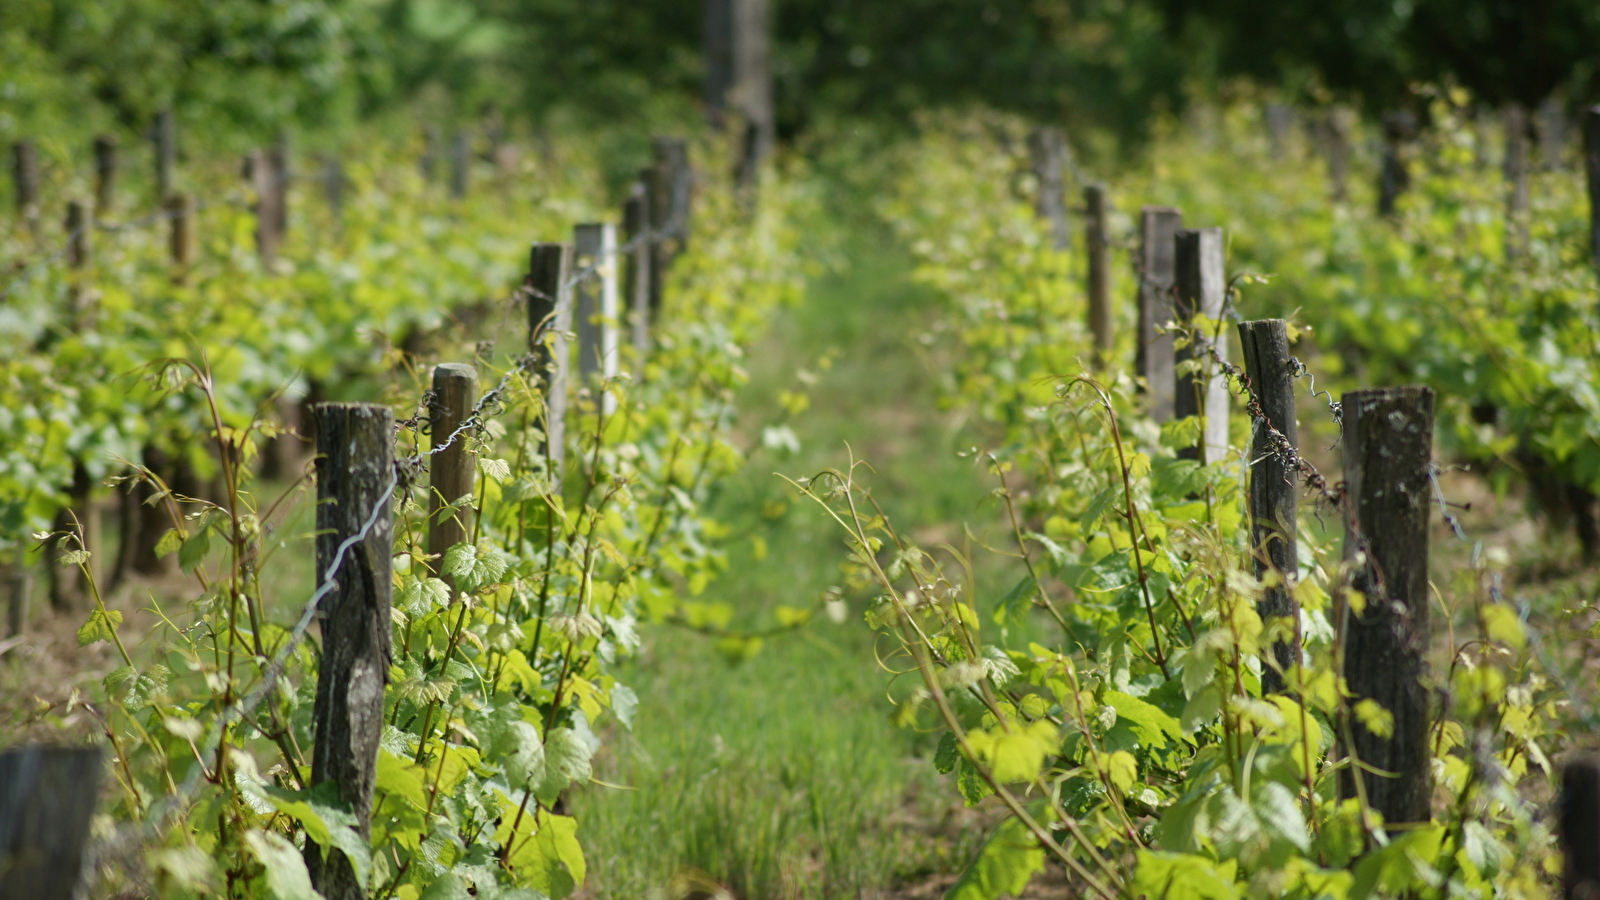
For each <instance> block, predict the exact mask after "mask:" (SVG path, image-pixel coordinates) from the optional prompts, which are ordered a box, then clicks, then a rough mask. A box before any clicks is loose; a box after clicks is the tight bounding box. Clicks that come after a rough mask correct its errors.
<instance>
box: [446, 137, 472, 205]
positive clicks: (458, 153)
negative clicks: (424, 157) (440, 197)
mask: <svg viewBox="0 0 1600 900" xmlns="http://www.w3.org/2000/svg"><path fill="white" fill-rule="evenodd" d="M471 140H472V138H471V136H470V135H468V134H467V130H466V129H465V128H458V129H456V133H455V137H454V138H453V139H452V140H451V141H450V196H451V197H453V198H455V199H457V200H460V199H461V198H463V197H465V196H466V195H467V176H468V172H467V166H468V165H469V164H470V163H471V162H472V159H471V153H472V151H471V148H470V146H469V144H470V143H471Z"/></svg>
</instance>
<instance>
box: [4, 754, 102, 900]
mask: <svg viewBox="0 0 1600 900" xmlns="http://www.w3.org/2000/svg"><path fill="white" fill-rule="evenodd" d="M100 758H101V751H100V748H99V747H23V748H21V749H17V750H11V751H8V752H6V753H4V754H0V900H72V898H73V897H74V896H75V895H76V893H77V889H78V882H80V881H81V880H83V850H84V846H85V845H86V844H87V843H88V841H89V820H90V819H91V818H93V816H94V807H95V801H96V800H97V799H99V793H100V780H101V768H102V767H101V762H100Z"/></svg>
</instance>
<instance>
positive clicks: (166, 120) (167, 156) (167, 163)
mask: <svg viewBox="0 0 1600 900" xmlns="http://www.w3.org/2000/svg"><path fill="white" fill-rule="evenodd" d="M150 139H151V143H152V144H153V145H154V147H155V152H156V203H157V204H160V203H162V202H163V201H165V200H166V199H167V198H168V197H170V196H172V190H173V188H174V187H176V176H175V174H174V173H175V171H176V169H177V167H178V139H177V136H176V135H175V134H174V133H173V126H172V110H170V109H164V110H162V111H160V112H158V113H156V121H155V125H154V126H153V127H152V128H151V130H150Z"/></svg>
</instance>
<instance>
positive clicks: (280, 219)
mask: <svg viewBox="0 0 1600 900" xmlns="http://www.w3.org/2000/svg"><path fill="white" fill-rule="evenodd" d="M292 159H293V157H292V156H291V155H290V153H289V134H288V132H286V131H279V132H278V136H277V138H276V139H275V140H274V141H273V142H272V146H271V147H268V148H267V164H268V166H269V170H268V171H269V173H270V176H271V178H272V181H271V183H270V185H269V186H268V193H269V194H271V195H272V208H271V212H272V233H273V234H274V235H275V236H276V237H277V242H278V246H280V247H281V246H283V239H284V238H286V237H288V236H289V184H290V182H292V181H294V168H293V163H292Z"/></svg>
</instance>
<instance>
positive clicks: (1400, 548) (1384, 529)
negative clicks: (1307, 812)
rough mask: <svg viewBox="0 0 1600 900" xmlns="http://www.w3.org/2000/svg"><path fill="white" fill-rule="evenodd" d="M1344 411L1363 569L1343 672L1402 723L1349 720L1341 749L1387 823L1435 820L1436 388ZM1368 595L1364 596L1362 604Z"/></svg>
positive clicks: (1347, 549) (1346, 785) (1353, 688)
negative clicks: (1432, 579) (1432, 512)
mask: <svg viewBox="0 0 1600 900" xmlns="http://www.w3.org/2000/svg"><path fill="white" fill-rule="evenodd" d="M1341 409H1342V410H1343V411H1344V477H1345V485H1346V490H1345V500H1344V512H1345V538H1344V555H1345V559H1346V560H1348V561H1349V562H1351V563H1353V564H1354V566H1355V569H1354V573H1353V575H1352V577H1351V584H1350V590H1351V597H1350V598H1348V599H1346V600H1345V602H1344V603H1342V604H1341V607H1342V609H1341V610H1340V617H1341V618H1342V629H1343V633H1344V635H1345V638H1344V667H1343V668H1344V671H1343V673H1342V674H1343V675H1344V678H1345V681H1346V683H1347V684H1348V685H1349V688H1350V693H1351V697H1350V704H1351V707H1352V708H1354V707H1355V706H1356V705H1357V704H1359V703H1361V702H1363V701H1366V700H1371V701H1373V702H1375V703H1377V704H1378V706H1380V707H1382V708H1383V710H1385V711H1386V712H1387V713H1388V715H1389V716H1390V717H1392V720H1391V721H1392V725H1393V728H1392V733H1391V734H1390V735H1389V736H1387V737H1385V736H1382V735H1380V734H1377V733H1375V732H1373V731H1371V730H1369V729H1368V728H1367V727H1366V726H1365V725H1364V724H1363V723H1362V721H1361V717H1359V716H1356V717H1353V719H1354V720H1353V721H1351V722H1349V723H1347V724H1348V727H1349V731H1348V733H1349V734H1350V735H1351V736H1352V738H1353V740H1352V741H1350V742H1349V743H1348V744H1343V743H1342V748H1343V752H1344V754H1346V755H1349V754H1351V753H1352V752H1353V753H1354V755H1355V756H1356V757H1357V758H1358V759H1359V760H1360V762H1361V766H1362V767H1363V768H1362V775H1361V778H1362V785H1363V786H1364V790H1365V794H1366V797H1367V802H1368V803H1369V804H1370V805H1371V806H1372V808H1373V809H1375V810H1377V811H1378V812H1379V813H1381V814H1382V815H1383V818H1384V821H1385V822H1387V823H1390V824H1402V823H1417V822H1426V821H1428V817H1429V813H1430V807H1429V799H1430V797H1431V796H1432V793H1433V775H1432V769H1431V768H1430V765H1431V760H1432V753H1431V752H1430V751H1429V746H1428V732H1429V730H1430V729H1429V725H1430V722H1431V721H1432V711H1431V709H1430V703H1429V688H1428V686H1427V683H1426V682H1427V677H1428V667H1427V656H1426V654H1427V650H1428V638H1429V627H1428V602H1429V597H1428V511H1429V509H1430V508H1431V503H1430V497H1431V483H1430V481H1429V478H1428V471H1429V467H1430V465H1431V464H1432V461H1433V390H1432V389H1431V388H1428V387H1425V386H1422V385H1408V386H1405V387H1396V388H1378V389H1373V390H1363V391H1351V392H1349V393H1347V394H1345V395H1344V397H1343V398H1342V400H1341ZM1358 595H1359V596H1360V597H1361V598H1362V599H1361V600H1359V601H1356V602H1351V600H1352V599H1353V598H1354V597H1355V596H1358ZM1357 606H1359V609H1358V608H1356V607H1357ZM1368 767H1370V768H1375V769H1378V770H1380V771H1381V772H1383V773H1385V774H1376V773H1374V772H1372V771H1370V770H1369V769H1368ZM1352 773H1353V770H1352V769H1345V770H1343V771H1342V772H1341V774H1340V778H1339V795H1340V796H1341V797H1346V798H1348V797H1354V796H1356V785H1355V778H1354V776H1353V774H1352Z"/></svg>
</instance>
